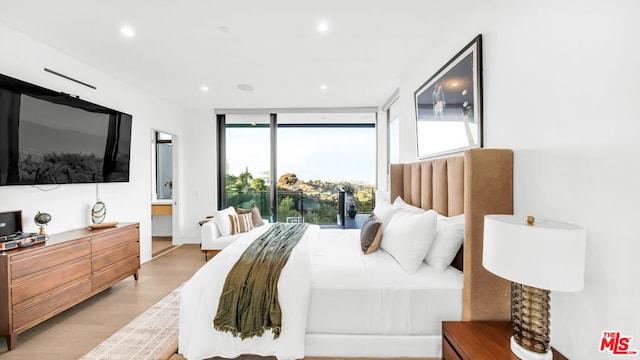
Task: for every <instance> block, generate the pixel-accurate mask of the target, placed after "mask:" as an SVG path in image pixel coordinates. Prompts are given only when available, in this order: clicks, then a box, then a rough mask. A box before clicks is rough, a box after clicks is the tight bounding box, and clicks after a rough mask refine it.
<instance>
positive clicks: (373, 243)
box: [360, 214, 382, 254]
mask: <svg viewBox="0 0 640 360" xmlns="http://www.w3.org/2000/svg"><path fill="white" fill-rule="evenodd" d="M380 240H382V223H381V222H380V220H378V218H377V217H376V215H375V214H371V215H370V216H369V218H368V219H367V220H366V221H365V222H364V224H363V225H362V230H361V231H360V246H361V247H362V252H363V253H364V254H371V253H372V252H374V251H376V250H378V247H380Z"/></svg>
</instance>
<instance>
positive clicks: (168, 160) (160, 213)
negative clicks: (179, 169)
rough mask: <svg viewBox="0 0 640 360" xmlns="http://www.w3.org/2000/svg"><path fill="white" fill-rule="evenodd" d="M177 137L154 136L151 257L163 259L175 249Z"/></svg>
mask: <svg viewBox="0 0 640 360" xmlns="http://www.w3.org/2000/svg"><path fill="white" fill-rule="evenodd" d="M174 142H175V136H174V135H172V134H169V133H166V132H163V131H159V130H153V132H152V151H151V154H152V166H151V168H152V169H153V176H152V186H151V189H152V194H151V257H152V258H153V257H157V256H160V255H162V254H164V253H166V252H167V251H170V250H171V249H173V248H174V247H175V245H174V242H173V227H174V226H173V222H174V221H173V220H174V204H175V196H174V191H173V189H174V181H175V179H174V176H173V169H174V157H175V154H174V152H175V147H174Z"/></svg>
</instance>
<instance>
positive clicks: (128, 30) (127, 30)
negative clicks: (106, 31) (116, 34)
mask: <svg viewBox="0 0 640 360" xmlns="http://www.w3.org/2000/svg"><path fill="white" fill-rule="evenodd" d="M120 33H122V35H124V36H126V37H134V36H135V35H136V31H135V30H134V29H133V28H132V27H131V26H123V27H121V28H120Z"/></svg>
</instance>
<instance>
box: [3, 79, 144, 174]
mask: <svg viewBox="0 0 640 360" xmlns="http://www.w3.org/2000/svg"><path fill="white" fill-rule="evenodd" d="M131 122H132V117H131V115H129V114H125V113H122V112H119V111H116V110H112V109H108V108H105V107H102V106H100V105H96V104H93V103H89V102H87V101H84V100H81V99H79V98H77V97H72V96H69V95H67V94H62V93H56V92H54V91H51V90H47V89H44V88H41V87H38V86H36V85H32V84H28V83H25V82H22V81H20V80H16V79H13V78H9V77H7V76H4V75H2V76H0V185H37V184H70V183H96V182H98V183H101V182H127V181H129V161H130V150H131Z"/></svg>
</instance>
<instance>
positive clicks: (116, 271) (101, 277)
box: [92, 256, 140, 291]
mask: <svg viewBox="0 0 640 360" xmlns="http://www.w3.org/2000/svg"><path fill="white" fill-rule="evenodd" d="M139 268H140V258H139V257H137V256H136V257H131V258H128V259H124V260H122V261H120V262H118V263H116V264H115V265H113V266H111V267H108V268H105V269H104V270H103V271H101V272H99V273H94V274H93V277H92V281H93V286H92V289H93V291H99V290H102V289H106V288H108V287H109V286H111V285H113V284H115V283H116V282H118V281H120V280H122V279H124V278H126V277H127V276H129V275H133V274H134V273H135V272H136V271H137V270H138V269H139Z"/></svg>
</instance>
